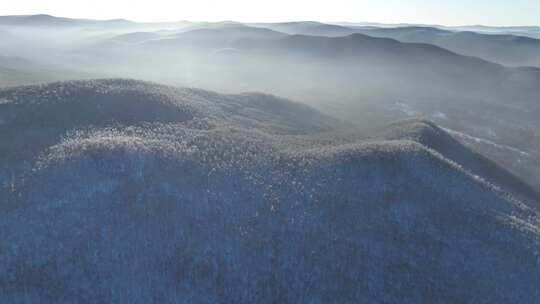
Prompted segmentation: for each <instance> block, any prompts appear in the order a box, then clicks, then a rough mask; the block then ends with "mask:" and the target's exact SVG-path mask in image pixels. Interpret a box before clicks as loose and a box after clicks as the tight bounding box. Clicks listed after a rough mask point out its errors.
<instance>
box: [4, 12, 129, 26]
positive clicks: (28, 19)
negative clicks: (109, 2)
mask: <svg viewBox="0 0 540 304" xmlns="http://www.w3.org/2000/svg"><path fill="white" fill-rule="evenodd" d="M0 25H10V26H88V25H102V26H130V25H132V22H131V21H128V20H124V19H113V20H89V19H71V18H62V17H55V16H51V15H45V14H41V15H18V16H0Z"/></svg>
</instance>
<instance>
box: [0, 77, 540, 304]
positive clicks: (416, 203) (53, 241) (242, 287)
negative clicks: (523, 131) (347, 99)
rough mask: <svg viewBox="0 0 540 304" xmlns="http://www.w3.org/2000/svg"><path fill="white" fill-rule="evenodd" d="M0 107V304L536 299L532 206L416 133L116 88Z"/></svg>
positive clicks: (410, 127)
mask: <svg viewBox="0 0 540 304" xmlns="http://www.w3.org/2000/svg"><path fill="white" fill-rule="evenodd" d="M0 99H1V100H2V102H1V103H0V115H1V117H0V119H1V120H0V121H1V123H2V129H3V130H8V131H9V132H11V133H10V134H11V135H10V136H12V139H15V140H2V141H0V143H2V144H4V146H3V147H2V150H3V151H6V150H5V149H11V151H14V152H16V154H19V152H23V151H25V150H26V151H32V153H31V154H33V155H36V156H35V157H30V158H27V159H26V161H25V162H22V163H20V166H19V167H17V166H15V164H16V162H14V161H6V158H5V157H1V158H0V160H2V161H1V163H0V168H1V169H0V170H2V171H0V172H1V176H2V178H3V183H2V185H3V187H2V188H1V190H0V195H1V196H2V198H3V201H4V203H3V204H2V206H1V208H2V209H1V210H2V212H1V213H0V219H1V220H0V227H1V229H0V231H1V232H0V234H1V236H2V238H1V239H2V240H3V250H1V251H0V261H2V262H0V272H1V273H3V274H4V275H3V276H2V277H1V278H0V299H1V300H2V301H3V302H18V301H23V300H24V301H32V302H35V301H39V302H40V303H57V302H58V301H61V302H78V303H80V302H130V303H148V302H160V303H174V302H177V301H178V299H190V301H193V302H224V303H275V302H279V303H299V302H300V303H303V302H336V301H337V302H353V303H373V302H383V301H384V302H389V303H432V302H448V301H452V302H467V301H471V300H472V301H474V302H485V303H493V302H504V301H510V302H520V303H535V302H536V299H538V297H539V296H540V291H539V290H538V288H537V287H538V286H537V282H538V281H539V280H540V268H539V267H538V261H539V259H540V256H539V252H540V241H539V235H540V213H539V212H540V211H539V210H538V209H537V208H538V202H532V201H526V200H523V201H522V200H518V199H517V197H513V195H512V194H511V193H508V192H507V191H505V190H506V189H503V190H501V189H498V188H497V187H496V186H494V185H492V184H491V183H489V182H488V181H487V180H486V179H485V178H484V177H482V176H476V175H473V174H471V173H470V172H469V170H468V168H467V167H465V165H466V164H464V165H463V166H460V165H459V164H457V163H456V162H457V161H459V160H465V161H467V157H468V156H467V155H468V154H467V153H466V152H467V149H466V148H464V147H460V146H459V144H458V143H456V142H455V141H453V140H452V139H451V137H449V136H448V135H447V134H446V133H445V132H444V131H443V130H441V129H439V128H437V127H436V126H434V125H432V124H430V123H427V122H417V121H412V122H406V123H400V124H398V125H395V126H393V127H390V129H386V130H385V131H383V133H384V134H385V135H384V136H383V137H381V138H371V139H369V140H365V141H362V140H358V139H356V138H355V137H354V136H353V137H348V136H344V135H343V133H342V132H341V131H339V130H337V129H336V128H341V127H343V125H341V124H339V123H337V122H336V121H335V120H333V119H331V118H329V117H327V116H325V115H322V114H320V113H318V112H317V111H315V110H313V109H311V108H309V107H306V106H303V105H299V104H296V103H293V102H290V101H287V100H283V99H279V98H276V97H272V96H268V95H260V94H247V95H245V94H242V95H220V94H217V93H212V92H208V91H202V90H196V89H182V88H173V87H167V86H160V85H156V84H152V83H145V82H138V81H131V80H99V81H78V82H68V83H56V84H49V85H43V86H27V87H19V88H13V89H8V90H1V91H0ZM323 131H324V132H323ZM321 132H323V133H321ZM1 134H2V136H5V134H6V133H5V132H2V133H1ZM45 134H48V136H53V137H55V140H54V141H50V142H48V143H46V144H43V145H37V144H35V142H36V141H41V140H42V138H43V137H44V135H45ZM22 137H25V138H27V140H26V143H29V144H30V145H26V146H24V145H23V146H21V147H18V148H14V146H15V145H16V143H17V142H22V140H20V139H19V140H17V139H18V138H22ZM455 148H458V150H457V151H455V150H454V149H455ZM434 149H439V150H440V152H436V151H435V150H434ZM447 149H450V151H447ZM460 151H461V152H464V154H461V152H460ZM446 152H450V153H457V154H456V155H454V156H457V157H454V158H456V160H455V161H451V160H450V159H448V158H446V157H445V153H446ZM484 169H486V172H490V174H491V175H492V176H495V177H500V176H507V175H505V174H501V173H498V172H499V171H500V169H499V168H496V167H494V168H484ZM470 171H474V169H473V170H470ZM476 173H479V172H478V171H477V172H476ZM501 184H502V183H501ZM510 192H511V191H510ZM508 274H512V275H508Z"/></svg>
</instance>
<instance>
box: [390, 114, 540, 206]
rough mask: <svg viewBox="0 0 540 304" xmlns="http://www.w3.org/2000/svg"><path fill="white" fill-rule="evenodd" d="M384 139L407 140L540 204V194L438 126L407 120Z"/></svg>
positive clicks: (426, 122)
mask: <svg viewBox="0 0 540 304" xmlns="http://www.w3.org/2000/svg"><path fill="white" fill-rule="evenodd" d="M380 136H382V137H384V138H386V139H409V140H413V141H416V142H418V143H420V144H422V145H424V146H425V147H427V148H430V149H433V150H434V151H437V152H438V153H441V155H443V156H444V157H445V158H448V159H449V160H452V161H454V162H456V163H457V164H459V165H461V166H463V168H465V169H466V170H468V171H470V172H471V173H473V174H476V175H478V176H481V177H483V178H485V179H486V180H488V181H489V182H492V183H494V184H497V185H499V186H501V187H502V188H503V189H508V190H509V191H511V192H513V193H519V194H522V195H524V196H525V197H526V198H528V199H532V200H535V201H538V202H540V195H539V194H538V192H536V191H535V190H534V189H532V188H531V186H529V185H527V184H526V183H524V182H523V181H521V180H519V179H518V178H517V177H515V176H514V175H512V174H510V173H509V172H508V171H506V170H504V169H503V168H501V167H500V166H499V165H497V164H496V163H495V162H493V161H492V160H490V159H488V158H486V157H484V156H483V155H481V154H479V153H477V152H475V151H472V150H471V149H469V148H467V147H465V146H463V145H462V144H461V143H460V142H458V141H457V140H456V139H454V138H453V137H452V136H450V135H449V134H448V133H446V132H445V131H444V130H442V129H441V128H440V127H438V126H437V125H435V124H433V123H432V122H429V121H425V120H410V121H403V122H399V123H395V124H392V125H390V126H389V127H388V128H387V129H386V130H384V131H383V132H382V134H381V135H380Z"/></svg>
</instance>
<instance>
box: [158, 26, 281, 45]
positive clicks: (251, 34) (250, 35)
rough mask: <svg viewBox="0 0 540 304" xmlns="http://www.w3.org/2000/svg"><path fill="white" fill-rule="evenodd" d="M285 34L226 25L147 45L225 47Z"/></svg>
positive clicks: (274, 37)
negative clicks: (244, 40) (239, 42)
mask: <svg viewBox="0 0 540 304" xmlns="http://www.w3.org/2000/svg"><path fill="white" fill-rule="evenodd" d="M284 36H286V34H283V33H280V32H276V31H273V30H269V29H264V28H256V27H248V26H243V25H241V26H237V25H227V26H224V27H219V28H201V29H194V30H190V31H187V32H182V33H179V34H176V35H172V36H166V37H164V38H163V39H159V40H152V41H148V42H147V45H150V46H160V47H166V48H169V47H175V46H176V47H178V46H180V47H184V48H192V47H226V46H230V45H231V44H232V43H233V42H235V41H237V40H239V39H277V38H281V37H284Z"/></svg>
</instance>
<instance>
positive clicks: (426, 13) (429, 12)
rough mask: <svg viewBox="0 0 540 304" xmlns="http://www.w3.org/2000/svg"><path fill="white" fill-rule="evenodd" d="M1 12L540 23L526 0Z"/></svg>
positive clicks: (28, 0) (98, 2) (57, 5)
mask: <svg viewBox="0 0 540 304" xmlns="http://www.w3.org/2000/svg"><path fill="white" fill-rule="evenodd" d="M0 2H4V3H3V4H2V5H0V7H1V8H0V15H15V14H51V15H55V16H63V17H72V18H90V19H116V18H125V19H130V20H134V21H147V22H149V21H177V20H193V21H203V20H204V21H220V20H236V21H244V22H251V21H259V22H260V21H264V22H278V21H291V20H318V21H327V22H329V21H334V22H338V21H350V22H384V23H424V24H442V25H470V24H484V25H497V26H501V25H507V26H510V25H539V21H538V16H539V13H540V2H537V1H528V0H516V1H512V2H510V1H505V0H492V1H487V0H479V1H465V0H456V1H438V0H410V1H401V0H388V1H367V0H361V1H354V0H336V1H308V0H300V1H285V0H275V1H248V0H231V1H210V0H199V1H170V0H155V1H151V2H147V1H142V0H113V1H110V0H95V1H73V0H48V1H40V0H20V1H10V0H2V1H0Z"/></svg>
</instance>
